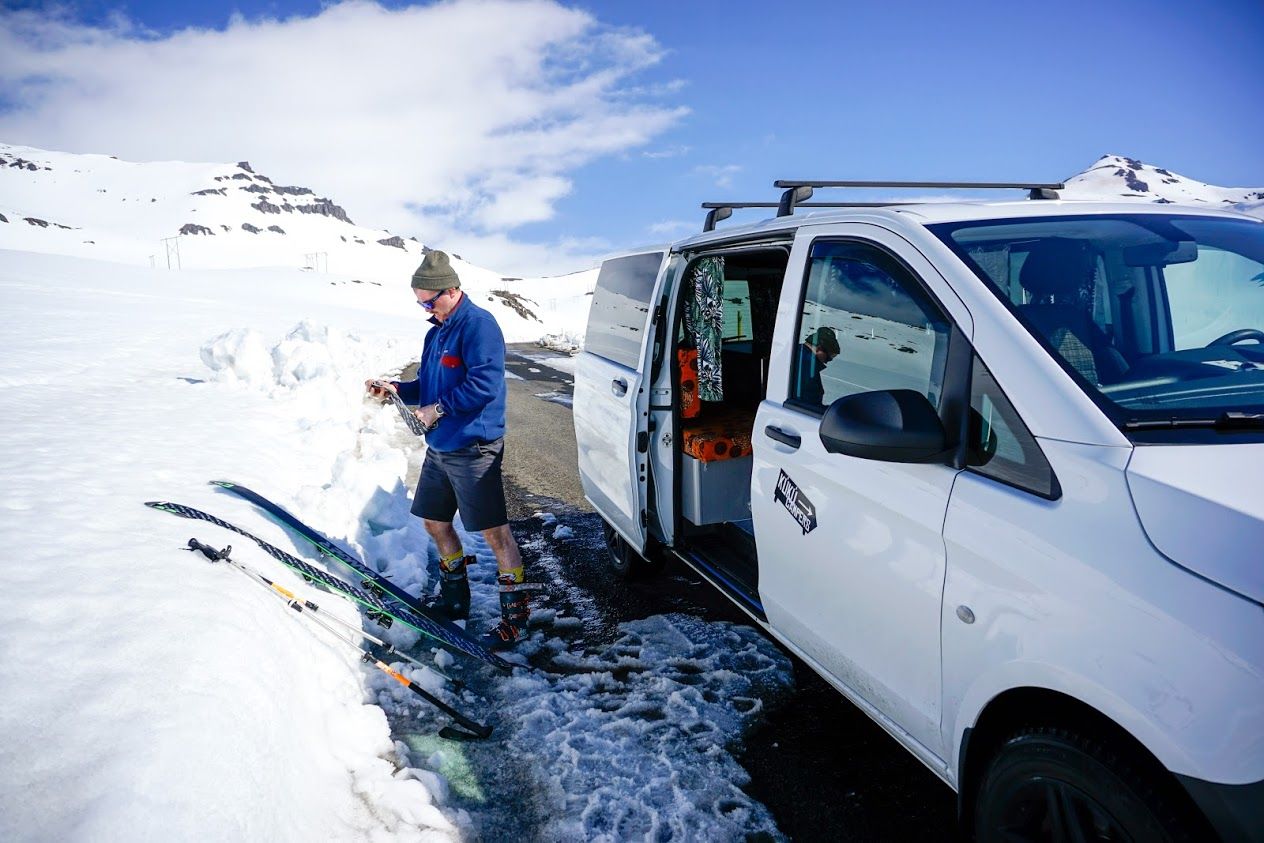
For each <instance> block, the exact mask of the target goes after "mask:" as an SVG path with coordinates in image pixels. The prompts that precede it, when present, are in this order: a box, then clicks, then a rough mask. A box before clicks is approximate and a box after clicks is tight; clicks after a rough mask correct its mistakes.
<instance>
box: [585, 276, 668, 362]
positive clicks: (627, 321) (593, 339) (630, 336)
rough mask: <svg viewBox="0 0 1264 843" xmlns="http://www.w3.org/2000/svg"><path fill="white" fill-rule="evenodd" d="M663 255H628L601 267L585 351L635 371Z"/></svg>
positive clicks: (590, 315) (589, 317)
mask: <svg viewBox="0 0 1264 843" xmlns="http://www.w3.org/2000/svg"><path fill="white" fill-rule="evenodd" d="M662 263H663V253H662V252H649V253H647V254H642V255H629V256H628V257H626V258H615V259H613V260H608V261H606V262H605V263H603V264H602V265H601V273H600V274H599V275H598V276H597V289H596V290H595V291H593V301H592V309H591V310H590V311H589V315H588V336H587V337H586V339H585V340H584V350H585V351H589V352H591V353H593V354H596V355H599V356H601V357H604V358H606V359H607V360H611V361H613V362H615V363H618V364H620V365H622V366H626V367H627V368H629V369H635V368H637V366H639V365H640V362H641V340H642V339H643V338H644V337H645V333H646V331H645V328H646V326H647V325H648V324H649V318H650V298H651V297H652V296H653V295H654V282H655V281H656V280H658V268H659V267H660V266H661V265H662Z"/></svg>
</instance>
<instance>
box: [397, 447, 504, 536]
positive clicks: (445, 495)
mask: <svg viewBox="0 0 1264 843" xmlns="http://www.w3.org/2000/svg"><path fill="white" fill-rule="evenodd" d="M504 455H505V440H504V439H497V440H496V441H495V442H488V443H486V444H476V445H468V446H466V447H464V448H458V449H457V450H455V451H447V452H444V453H440V452H439V451H436V450H434V449H433V448H432V449H430V450H428V451H426V461H425V462H424V463H423V464H422V466H421V479H420V480H418V481H417V493H416V494H415V495H414V496H413V509H412V512H413V515H416V516H417V517H419V518H426V519H429V520H431V521H451V520H452V518H453V516H455V515H456V513H457V510H460V511H461V523H462V524H464V525H465V529H466V530H469V531H471V532H478V531H480V530H489V529H491V528H492V527H499V526H500V525H502V524H508V523H509V516H508V514H507V513H506V511H505V486H504V483H503V481H502V480H501V476H500V464H501V461H502V460H503V459H504Z"/></svg>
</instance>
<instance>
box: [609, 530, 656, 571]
mask: <svg viewBox="0 0 1264 843" xmlns="http://www.w3.org/2000/svg"><path fill="white" fill-rule="evenodd" d="M601 527H602V530H603V533H604V535H605V539H606V551H607V553H608V554H609V557H610V567H611V568H613V569H614V572H615V574H617V575H618V576H619V578H620V579H624V580H635V579H639V578H641V577H646V576H649V575H651V574H656V573H658V571H659V569H660V568H662V567H663V563H662V560H661V559H657V558H655V557H656V556H657V554H655V553H654V552H653V547H652V545H648V544H647V546H646V548H645V549H646V551H647V552H648V553H649V554H650V557H651V558H649V559H646V558H645V557H644V556H642V555H641V554H639V553H637V552H636V551H635V550H633V549H632V547H631V545H629V544H628V543H627V542H626V541H625V540H624V538H623V536H621V535H619V531H618V530H616V529H615V528H614V527H611V526H610V524H609V523H608V522H606V521H604V520H603V521H602V522H601ZM649 541H650V542H652V541H653V540H652V539H650V540H649Z"/></svg>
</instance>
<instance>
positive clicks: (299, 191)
mask: <svg viewBox="0 0 1264 843" xmlns="http://www.w3.org/2000/svg"><path fill="white" fill-rule="evenodd" d="M272 189H273V191H275V192H277V193H286V194H289V195H290V196H315V195H316V191H314V190H312V189H311V188H310V187H296V186H294V185H289V184H274V185H272Z"/></svg>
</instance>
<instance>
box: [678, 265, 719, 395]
mask: <svg viewBox="0 0 1264 843" xmlns="http://www.w3.org/2000/svg"><path fill="white" fill-rule="evenodd" d="M685 337H686V339H687V340H692V342H693V344H694V347H695V348H697V349H698V397H699V398H700V399H702V400H703V401H723V400H724V385H723V383H722V382H721V374H722V372H721V364H720V351H721V348H720V344H721V342H722V340H723V339H724V258H723V257H721V256H715V257H709V258H703V259H702V260H700V261H698V262H697V263H696V264H694V265H693V268H692V269H691V270H690V277H689V283H688V286H687V287H686V292H685Z"/></svg>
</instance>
